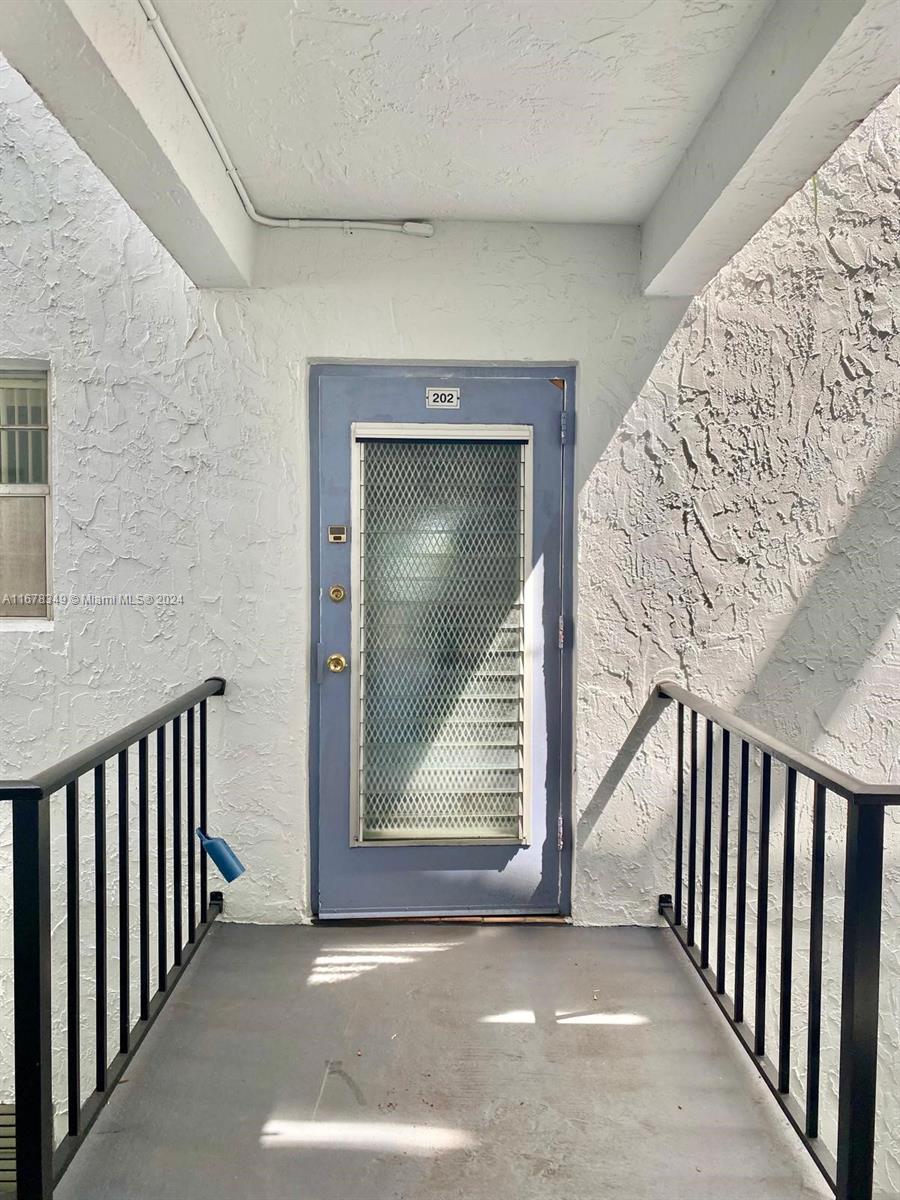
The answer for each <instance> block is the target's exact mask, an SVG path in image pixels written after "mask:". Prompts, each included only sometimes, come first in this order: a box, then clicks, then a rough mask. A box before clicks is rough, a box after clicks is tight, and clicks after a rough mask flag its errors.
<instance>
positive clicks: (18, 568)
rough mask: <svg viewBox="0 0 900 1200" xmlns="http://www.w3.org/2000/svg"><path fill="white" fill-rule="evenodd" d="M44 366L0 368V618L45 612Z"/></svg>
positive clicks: (44, 614)
mask: <svg viewBox="0 0 900 1200" xmlns="http://www.w3.org/2000/svg"><path fill="white" fill-rule="evenodd" d="M49 441H50V422H49V403H48V393H47V372H46V371H33V370H16V369H14V368H11V369H2V368H0V620H2V619H3V618H9V617H47V616H49V614H50V606H49V604H48V602H47V592H48V591H49V590H50V587H49V580H48V573H47V551H48V544H49V542H48V526H49V511H50V472H49Z"/></svg>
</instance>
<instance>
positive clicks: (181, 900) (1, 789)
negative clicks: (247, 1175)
mask: <svg viewBox="0 0 900 1200" xmlns="http://www.w3.org/2000/svg"><path fill="white" fill-rule="evenodd" d="M224 691H225V680H224V679H220V678H212V679H207V680H206V681H205V682H204V683H202V684H200V685H199V686H198V687H195V688H192V689H191V690H190V691H188V692H185V693H184V695H182V696H179V697H178V698H177V699H175V700H172V701H170V702H169V703H168V704H165V705H163V706H162V707H161V708H158V709H157V710H156V711H155V712H152V713H150V714H149V716H147V717H145V718H143V719H142V720H139V721H135V722H134V723H133V724H131V725H129V726H127V727H126V728H125V729H122V730H120V731H119V732H118V733H115V734H113V735H112V736H110V737H107V738H104V739H103V740H102V741H99V742H97V743H95V744H94V745H92V746H90V747H88V748H87V749H86V750H83V751H81V752H80V753H78V754H75V755H73V756H72V757H71V758H67V759H65V760H64V761H63V762H61V763H58V764H57V765H56V766H55V767H51V768H50V769H49V770H47V771H43V772H41V773H40V774H39V775H36V776H34V778H32V779H27V780H13V781H6V782H0V801H8V802H9V803H10V804H11V806H12V851H13V854H12V858H13V966H14V973H15V983H14V997H13V1001H14V1021H15V1066H14V1070H15V1121H16V1158H15V1161H16V1194H17V1197H18V1200H50V1197H51V1196H52V1194H53V1188H54V1185H55V1183H56V1182H57V1181H58V1180H59V1178H60V1176H61V1175H62V1173H63V1171H65V1169H66V1167H67V1166H68V1164H69V1162H70V1161H71V1159H72V1156H73V1155H74V1154H75V1151H76V1150H77V1149H78V1147H79V1146H80V1145H81V1143H82V1141H83V1140H84V1137H85V1135H86V1134H87V1132H88V1130H89V1129H90V1127H91V1125H92V1124H93V1122H94V1120H95V1119H96V1117H97V1115H98V1114H99V1112H100V1110H101V1109H102V1107H103V1105H104V1104H105V1103H106V1101H107V1100H108V1099H109V1096H110V1093H111V1092H112V1089H113V1088H114V1087H115V1085H116V1084H117V1083H118V1081H119V1079H120V1078H121V1076H122V1073H123V1071H124V1069H125V1067H126V1065H127V1064H128V1062H129V1060H130V1059H131V1057H132V1056H133V1054H134V1052H135V1050H136V1049H137V1047H138V1046H139V1045H140V1043H141V1041H142V1040H143V1038H144V1036H145V1035H146V1033H147V1031H148V1029H149V1028H150V1026H151V1025H152V1024H153V1022H154V1020H155V1019H156V1017H157V1015H158V1014H159V1012H160V1010H161V1009H162V1007H163V1005H164V1004H165V1002H166V1000H167V998H168V996H169V994H170V993H171V990H172V988H173V987H174V985H175V983H176V982H177V981H178V978H179V977H180V975H181V973H182V972H183V970H184V968H185V967H186V966H187V964H188V962H189V961H190V959H191V957H192V955H193V953H194V951H195V950H196V948H197V946H198V945H199V943H200V941H201V940H202V938H203V936H204V935H205V933H206V931H207V930H208V928H209V926H210V924H211V923H212V921H213V920H214V919H215V917H216V916H217V915H218V913H219V912H220V911H221V896H220V895H219V894H218V893H213V894H212V896H210V895H208V893H207V877H206V858H205V855H202V854H201V855H200V859H199V872H198V863H197V855H198V848H197V840H196V838H195V836H194V826H195V818H196V823H197V824H199V825H200V826H201V827H203V828H204V829H205V828H206V818H207V713H206V702H207V699H208V697H210V696H220V695H222V693H223V692H224ZM182 721H184V722H185V726H186V735H187V746H186V755H185V765H186V772H185V773H186V776H187V793H186V797H185V800H186V809H185V810H183V809H182V799H183V797H182V751H181V731H182ZM198 725H199V729H198ZM167 729H168V730H170V731H171V736H170V739H167V736H166V732H167ZM150 739H155V742H156V755H155V757H156V780H155V783H156V786H155V789H154V790H153V797H154V799H153V801H152V802H151V786H150V774H149V754H148V743H149V741H150ZM167 742H168V745H169V753H167ZM135 745H137V755H138V759H137V768H138V769H137V836H138V853H137V866H138V871H137V873H138V880H137V906H138V924H137V928H138V946H137V954H136V958H137V961H138V963H139V974H140V987H139V1013H138V1015H137V1017H136V1019H132V1012H131V965H132V953H131V925H132V921H131V911H132V908H131V906H132V902H133V894H132V883H131V878H130V874H129V867H130V861H131V849H130V845H129V842H130V838H131V826H132V817H131V797H130V795H129V792H130V789H129V781H130V777H131V771H130V767H131V764H130V762H129V751H130V750H131V749H132V747H134V746H135ZM167 762H168V763H170V764H171V795H169V789H168V788H167V771H166V767H167ZM113 763H114V764H115V779H116V783H115V787H116V805H115V810H116V828H117V837H116V844H117V853H116V856H115V863H114V867H115V874H116V881H115V887H116V892H117V901H118V980H117V985H116V987H115V990H114V992H113V996H112V1002H113V1004H114V1005H115V1008H116V1009H117V1011H116V1014H115V1015H116V1018H117V1020H116V1034H115V1040H116V1044H117V1045H118V1050H117V1052H116V1053H115V1054H114V1056H113V1057H112V1058H110V1052H109V1051H110V1048H109V1028H108V1022H109V1013H110V1007H111V997H110V981H109V979H108V975H107V963H108V944H107V943H108V929H107V916H108V896H107V889H108V887H109V879H108V869H109V865H110V864H109V860H108V855H107V823H108V801H107V785H108V782H109V780H108V777H107V775H108V773H107V767H108V766H109V765H110V764H113ZM85 779H88V780H91V781H92V786H93V801H94V803H93V844H94V855H93V882H94V930H93V934H94V951H93V955H92V959H93V964H94V988H93V994H94V1003H93V1008H94V1013H93V1016H94V1021H93V1026H94V1029H93V1034H94V1037H93V1041H94V1046H93V1062H94V1068H95V1069H94V1083H95V1086H94V1088H93V1090H92V1091H91V1093H90V1094H89V1095H88V1096H87V1097H86V1098H84V1099H83V1098H82V1095H81V1080H82V1053H83V1051H82V1045H81V1013H82V996H81V979H82V977H81V970H82V964H81V949H82V939H83V934H84V931H83V930H82V928H81V920H80V887H79V874H80V865H81V846H80V841H81V838H80V829H79V823H80V822H79V786H80V784H81V782H82V781H83V780H85ZM63 790H65V828H66V855H65V864H64V871H65V881H64V882H65V888H64V894H65V907H66V927H67V928H66V963H65V966H66V983H65V990H66V1004H65V1016H66V1020H65V1024H66V1029H65V1033H66V1056H67V1067H66V1090H67V1110H68V1115H67V1130H66V1132H65V1134H64V1136H63V1137H62V1140H61V1142H60V1143H59V1145H54V1142H55V1137H54V1118H53V1061H52V1040H51V1016H52V1011H53V1010H52V1001H51V991H52V983H51V975H52V971H51V917H50V905H51V844H50V811H51V810H50V799H51V797H52V796H54V795H56V794H58V793H61V792H62V791H63ZM170 802H171V811H172V828H171V839H168V838H167V831H166V820H167V811H168V809H169V805H170ZM198 802H199V811H195V809H196V806H197V804H198ZM153 805H155V810H156V823H157V840H156V889H155V896H154V897H153V899H152V900H151V894H150V845H149V841H150V838H149V831H150V810H151V807H152V806H153ZM185 830H186V836H187V839H188V840H187V842H186V843H185V844H184V845H183V844H182V835H183V833H184V832H185ZM170 849H171V853H170V852H169V851H170ZM185 857H186V861H187V887H186V890H185V887H184V885H183V879H182V865H183V859H184V858H185ZM198 874H199V911H198V894H197V893H198V887H197V879H198ZM170 886H171V893H170V891H169V889H170ZM170 894H171V898H172V907H173V912H172V920H171V925H170V922H169V916H168V911H167V910H168V906H167V898H168V896H169V895H170ZM153 907H155V909H156V926H157V946H158V961H157V974H156V980H155V983H156V986H155V987H153V981H152V977H151V964H150V922H151V909H152V908H153ZM185 915H186V917H187V930H186V936H185V928H184V919H183V918H184V916H185ZM170 928H171V932H172V937H173V955H172V959H173V965H171V966H170V965H169V953H168V944H169V943H168V937H169V931H170Z"/></svg>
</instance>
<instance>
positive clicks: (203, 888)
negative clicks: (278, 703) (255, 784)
mask: <svg viewBox="0 0 900 1200" xmlns="http://www.w3.org/2000/svg"><path fill="white" fill-rule="evenodd" d="M200 828H201V829H202V830H203V832H204V833H208V832H209V831H208V829H207V827H206V701H205V700H201V701H200ZM191 836H192V837H193V836H194V834H193V831H192V832H191ZM208 918H209V892H208V890H207V882H206V855H205V854H201V855H200V920H201V922H203V924H204V925H205V924H206V921H207V920H208Z"/></svg>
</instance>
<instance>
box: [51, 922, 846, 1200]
mask: <svg viewBox="0 0 900 1200" xmlns="http://www.w3.org/2000/svg"><path fill="white" fill-rule="evenodd" d="M829 1195H830V1192H829V1191H828V1189H827V1188H826V1186H825V1184H824V1182H823V1181H822V1180H821V1179H820V1177H819V1176H818V1174H817V1172H816V1171H815V1168H814V1167H813V1165H812V1163H811V1162H810V1161H809V1160H808V1159H807V1157H806V1155H805V1153H804V1152H803V1151H802V1149H801V1148H800V1146H799V1144H798V1143H797V1141H796V1139H795V1138H794V1135H793V1134H792V1133H791V1131H790V1129H789V1128H788V1126H787V1123H786V1121H785V1119H784V1118H783V1117H782V1116H781V1114H780V1112H779V1111H778V1109H777V1107H776V1105H775V1104H774V1102H773V1101H772V1099H771V1097H770V1096H769V1095H768V1093H767V1091H766V1090H765V1087H764V1085H763V1084H762V1082H761V1080H759V1079H758V1077H757V1076H756V1074H755V1072H754V1071H753V1068H752V1066H751V1065H750V1064H749V1063H748V1062H747V1061H746V1060H745V1058H744V1056H743V1051H742V1050H741V1049H740V1047H739V1046H738V1045H737V1042H736V1039H735V1038H734V1035H733V1034H732V1033H731V1031H730V1030H729V1029H728V1028H727V1026H726V1025H725V1023H724V1021H723V1020H722V1018H721V1016H720V1015H719V1014H718V1013H717V1012H716V1010H715V1008H714V1006H713V1004H712V1002H711V1001H710V1000H709V998H708V997H707V996H706V995H705V993H704V990H703V987H702V985H701V984H700V982H699V980H697V979H696V978H695V976H694V975H693V974H692V973H691V969H690V967H689V965H688V964H687V962H686V961H684V958H683V955H682V953H681V951H680V949H679V948H678V947H677V946H676V945H675V943H674V939H673V938H672V935H671V934H670V933H669V932H668V931H666V930H653V929H606V930H597V929H574V928H569V927H564V926H563V927H547V926H516V925H452V924H430V925H401V924H392V925H380V926H360V927H351V926H339V927H322V926H320V927H316V928H305V927H297V926H293V927H289V928H284V927H281V928H272V927H260V926H247V925H245V926H242V925H223V924H219V925H216V926H215V927H214V928H213V929H212V930H211V931H210V934H209V937H208V938H207V940H206V943H205V945H204V946H203V947H201V950H200V951H199V953H198V955H197V958H196V959H195V961H194V963H193V964H192V965H191V967H190V969H189V970H188V972H187V973H186V975H185V978H184V979H183V980H182V982H181V983H180V984H179V985H178V988H177V990H176V992H175V993H174V995H173V996H172V998H171V1000H170V1001H169V1005H168V1007H167V1008H166V1010H165V1012H164V1013H163V1014H162V1016H161V1017H160V1019H159V1021H158V1022H157V1024H156V1026H155V1027H154V1029H153V1030H152V1031H151V1032H150V1034H149V1035H148V1038H147V1040H146V1042H145V1043H144V1045H143V1046H142V1048H141V1050H140V1051H139V1052H138V1054H137V1056H136V1057H135V1060H134V1062H133V1063H132V1064H131V1067H130V1068H129V1070H128V1072H127V1080H126V1081H125V1082H123V1083H122V1084H120V1086H119V1088H118V1089H117V1091H116V1092H115V1094H114V1096H113V1098H112V1100H111V1102H110V1104H109V1106H108V1107H107V1109H106V1110H105V1112H104V1113H103V1114H102V1116H101V1117H100V1119H99V1120H98V1122H97V1124H96V1126H95V1127H94V1130H93V1131H92V1132H91V1134H90V1135H89V1136H88V1138H87V1141H86V1142H85V1144H84V1146H83V1147H82V1148H81V1150H80V1151H79V1152H78V1154H77V1155H76V1157H75V1160H74V1162H73V1163H72V1165H71V1167H70V1168H69V1171H68V1172H67V1174H66V1176H65V1178H64V1179H63V1181H62V1183H61V1185H60V1187H59V1189H58V1191H57V1200H430V1198H431V1197H435V1198H442V1200H443V1198H448V1200H449V1198H453V1200H550V1198H553V1200H556V1198H557V1197H558V1198H560V1200H563V1198H564V1200H581V1198H582V1197H583V1198H584V1200H607V1198H611V1197H615V1198H616V1200H794V1198H795V1197H827V1196H829Z"/></svg>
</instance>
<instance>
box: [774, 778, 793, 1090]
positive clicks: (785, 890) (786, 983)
mask: <svg viewBox="0 0 900 1200" xmlns="http://www.w3.org/2000/svg"><path fill="white" fill-rule="evenodd" d="M796 811H797V772H796V770H795V769H794V768H793V767H788V769H787V772H786V774H785V778H784V855H783V858H782V870H781V977H780V979H781V981H780V984H779V990H778V1009H779V1012H778V1090H779V1092H789V1091H790V1090H791V1001H792V999H793V982H794V978H793V972H794V839H795V827H796Z"/></svg>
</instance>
